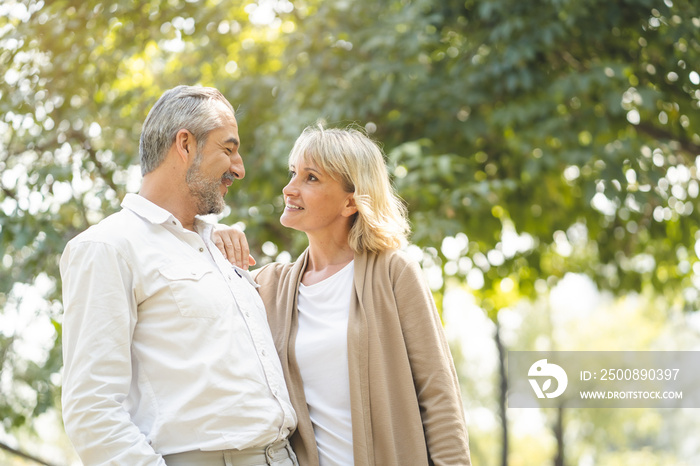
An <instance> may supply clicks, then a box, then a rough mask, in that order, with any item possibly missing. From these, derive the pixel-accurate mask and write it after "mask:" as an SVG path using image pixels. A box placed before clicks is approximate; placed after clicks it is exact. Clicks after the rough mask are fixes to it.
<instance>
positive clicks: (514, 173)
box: [0, 0, 700, 466]
mask: <svg viewBox="0 0 700 466" xmlns="http://www.w3.org/2000/svg"><path fill="white" fill-rule="evenodd" d="M698 63H700V5H699V4H698V3H697V2H694V1H691V0H683V1H671V0H665V1H658V2H651V1H648V0H626V1H621V0H544V1H541V2H535V3H533V2H523V1H521V0H480V1H476V0H466V1H465V0H444V1H439V0H430V1H429V0H387V1H384V2H377V1H376V0H352V1H350V0H337V1H325V2H324V1H320V0H306V1H291V2H290V1H287V0H260V1H258V2H254V1H251V2H234V1H229V0H202V1H198V0H188V1H183V0H150V1H137V0H113V1H110V2H100V1H95V0H88V1H71V0H52V1H31V0H26V1H18V0H4V1H3V2H2V3H1V4H0V241H1V242H0V358H1V359H0V363H1V368H2V373H1V375H0V415H1V416H2V424H0V464H11V465H14V464H17V465H25V464H26V465H35V464H48V465H53V466H69V465H77V464H80V463H79V461H78V459H77V458H76V456H75V453H74V452H73V449H72V447H71V445H70V442H69V441H68V439H67V438H66V437H65V434H64V433H63V428H62V424H61V420H60V386H61V355H60V351H61V339H60V332H61V314H62V304H61V300H60V277H59V274H58V258H59V257H60V254H61V252H62V250H63V247H64V246H65V243H66V242H67V241H68V240H69V239H70V238H72V237H73V236H75V235H76V234H77V233H79V232H80V231H83V230H84V229H86V228H87V227H88V226H89V225H91V224H94V223H96V222H98V221H99V220H101V219H102V218H104V217H105V216H106V215H108V214H110V213H112V212H114V211H116V210H118V209H119V203H120V201H121V199H122V198H123V196H124V195H125V194H126V193H127V192H137V191H138V189H139V185H140V170H139V167H138V137H139V134H140V125H141V123H142V121H143V119H144V118H145V115H146V113H147V112H148V110H149V108H150V107H151V106H152V105H153V103H154V102H155V100H156V99H157V98H158V97H159V96H160V95H161V94H162V92H163V91H164V90H165V89H168V88H171V87H173V86H176V85H178V84H191V85H194V84H201V85H206V86H213V87H216V88H218V89H220V90H221V91H222V92H223V93H224V95H225V96H226V97H227V98H228V99H229V100H230V101H231V102H232V104H233V105H234V107H235V108H236V113H237V117H238V122H239V124H240V134H241V142H242V147H241V152H242V154H243V157H244V161H245V163H246V178H245V179H244V180H242V181H241V182H238V183H236V185H234V188H233V189H231V190H230V194H229V195H228V198H227V203H228V205H229V207H228V208H227V209H226V211H225V212H224V214H223V215H221V216H219V217H218V220H219V221H221V222H223V223H226V224H235V225H237V226H238V227H240V228H242V229H244V230H245V232H246V234H247V236H248V239H249V241H250V243H251V246H252V249H253V254H254V255H255V256H256V258H257V259H258V264H264V263H266V262H269V261H271V260H277V261H285V262H286V261H291V260H294V258H295V257H296V256H297V255H298V254H299V253H300V252H301V251H302V249H303V247H304V237H303V236H300V235H299V234H296V233H295V232H293V231H290V230H287V229H285V228H283V227H282V226H281V225H280V224H279V222H278V218H279V215H280V213H281V208H282V199H281V189H282V187H283V186H284V185H285V184H286V177H287V170H286V155H287V154H288V152H289V150H290V148H291V146H292V144H293V142H294V140H295V138H296V136H297V135H298V134H299V133H300V132H301V130H302V129H303V128H304V127H305V126H307V125H309V124H313V123H314V122H316V121H322V122H324V123H326V124H327V125H329V126H346V125H349V124H354V125H359V126H361V127H364V128H365V130H366V131H367V132H368V133H369V134H370V135H371V136H372V137H373V138H375V139H376V140H377V141H379V142H380V143H381V144H382V146H383V148H384V151H385V153H386V154H387V163H388V165H389V168H390V172H391V174H392V177H393V180H394V183H395V185H396V187H397V189H398V191H399V193H400V195H401V196H402V198H403V199H404V200H405V201H406V203H407V205H408V207H409V210H410V214H411V223H412V228H413V235H412V243H413V244H412V245H411V246H409V247H408V252H409V253H410V254H411V255H412V256H413V257H415V259H416V260H418V261H420V263H421V264H422V266H423V270H424V272H425V278H426V280H427V282H428V283H429V284H430V287H431V289H432V290H433V292H434V296H435V300H436V303H437V304H438V308H439V309H440V311H441V313H442V317H443V320H444V323H445V332H446V334H447V335H448V338H449V341H450V344H451V348H452V352H453V356H454V359H455V364H456V366H457V369H458V372H459V377H460V382H461V384H462V392H463V393H462V394H463V399H464V409H465V413H466V416H467V420H468V427H469V433H470V445H471V449H472V460H473V462H474V464H475V465H503V466H505V465H513V466H519V465H523V466H525V465H527V466H529V465H543V464H552V465H561V466H564V465H580V466H589V465H590V466H593V465H620V466H622V465H630V464H634V465H642V466H644V465H694V464H700V421H698V416H697V409H692V408H683V409H680V408H678V409H641V408H640V409H572V408H567V409H561V410H554V409H514V408H508V407H507V404H506V403H505V397H504V394H505V393H506V392H507V390H508V380H507V378H505V376H504V375H503V374H505V372H504V368H505V364H506V361H507V354H508V351H513V350H561V351H564V350H566V351H572V350H586V351H593V350H596V351H622V350H624V351H632V350H637V351H670V350H684V351H688V350H700V314H699V313H698V312H697V310H698V308H699V307H700V260H699V256H700V233H699V232H698V226H699V224H700V223H699V220H700V213H699V211H698V209H699V208H700V206H699V205H698V195H699V191H700V185H699V184H698V177H699V171H700V162H699V160H700V159H698V155H700V106H699V101H700V74H698V73H699V71H700V69H698Z"/></svg>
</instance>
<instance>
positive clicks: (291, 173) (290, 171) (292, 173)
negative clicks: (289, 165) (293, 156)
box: [289, 170, 296, 178]
mask: <svg viewBox="0 0 700 466" xmlns="http://www.w3.org/2000/svg"><path fill="white" fill-rule="evenodd" d="M294 175H296V172H294V171H292V170H289V177H290V178H294Z"/></svg>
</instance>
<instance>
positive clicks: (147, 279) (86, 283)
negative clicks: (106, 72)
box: [60, 86, 297, 466]
mask: <svg viewBox="0 0 700 466" xmlns="http://www.w3.org/2000/svg"><path fill="white" fill-rule="evenodd" d="M239 148H240V138H239V135H238V125H237V122H236V118H235V116H234V110H233V107H232V106H231V104H230V103H229V102H228V101H227V100H226V99H225V98H224V96H223V95H222V94H221V93H220V92H219V91H217V90H216V89H212V88H203V87H189V86H178V87H176V88H174V89H171V90H169V91H167V92H165V93H164V94H163V96H162V97H161V98H160V99H159V100H158V102H156V104H155V105H154V106H153V108H152V109H151V111H150V113H149V115H148V117H147V118H146V121H145V122H144V125H143V130H142V134H141V140H140V145H139V152H140V156H141V170H142V173H143V183H142V187H141V190H140V192H139V194H138V195H136V194H128V195H127V196H126V197H125V198H124V200H123V202H122V210H121V211H119V212H117V213H115V214H113V215H111V216H109V217H107V218H105V219H104V220H103V221H101V222H100V223H98V224H97V225H94V226H92V227H91V228H89V229H88V230H86V231H85V232H83V233H81V234H80V235H78V236H77V237H75V238H74V239H73V240H71V241H70V242H69V243H68V245H67V246H66V249H65V251H64V253H63V256H62V258H61V264H60V265H61V276H62V279H63V302H64V308H65V316H64V322H63V353H64V365H65V367H64V383H63V396H62V402H63V418H64V421H65V426H66V432H67V433H68V436H69V437H70V439H71V441H72V443H73V445H74V446H75V448H76V450H77V451H78V454H79V455H80V457H81V459H82V460H83V462H84V464H85V465H98V464H117V465H166V464H167V465H168V466H173V465H222V466H223V465H258V464H260V465H266V464H274V465H280V466H281V465H295V464H297V462H296V458H295V456H294V453H293V451H292V450H291V448H290V447H289V443H288V441H287V438H288V437H289V435H290V433H291V432H292V431H293V430H294V429H295V427H296V422H297V421H296V415H295V413H294V410H293V409H292V406H291V403H290V401H289V394H288V392H287V388H286V386H285V383H284V377H283V375H282V369H281V366H280V362H279V360H278V359H277V353H276V351H275V346H274V343H273V341H272V337H271V334H270V329H269V327H268V324H267V320H266V315H265V309H264V307H263V303H262V301H261V299H260V297H259V295H258V293H257V292H256V289H255V287H256V285H255V284H254V282H253V281H252V280H251V278H250V277H249V275H248V272H247V271H245V270H243V269H240V268H237V267H235V266H233V265H231V264H230V263H229V262H228V261H227V260H226V259H225V258H224V257H223V256H222V255H221V253H220V252H219V250H218V249H217V247H216V246H215V245H214V243H213V242H212V238H211V234H212V229H213V226H212V225H211V224H208V223H206V222H205V221H204V220H202V219H201V218H198V217H197V216H198V215H205V214H210V213H219V212H221V211H222V210H223V208H224V206H225V204H224V199H223V197H224V195H225V194H226V192H227V190H228V187H229V186H230V185H231V184H232V182H233V180H234V179H241V178H243V176H244V175H245V169H244V167H243V160H242V158H241V155H240V153H239Z"/></svg>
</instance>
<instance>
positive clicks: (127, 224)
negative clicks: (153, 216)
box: [69, 209, 143, 246]
mask: <svg viewBox="0 0 700 466" xmlns="http://www.w3.org/2000/svg"><path fill="white" fill-rule="evenodd" d="M142 228H143V222H140V221H138V217H137V216H136V215H134V213H133V212H131V211H129V210H128V209H122V210H120V211H118V212H115V213H113V214H111V215H109V216H107V217H105V218H103V219H102V220H100V221H99V222H98V223H96V224H94V225H92V226H90V227H89V228H88V229H87V230H85V231H83V232H82V233H79V234H78V235H77V236H75V237H74V238H73V239H71V240H70V241H69V244H71V245H77V244H81V243H90V242H93V243H94V242H97V243H104V244H112V245H115V246H117V245H120V244H124V243H126V242H129V241H130V240H131V239H132V238H134V237H137V236H138V235H140V234H142V233H143V232H142V231H141V229H142Z"/></svg>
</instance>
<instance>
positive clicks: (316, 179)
mask: <svg viewBox="0 0 700 466" xmlns="http://www.w3.org/2000/svg"><path fill="white" fill-rule="evenodd" d="M309 181H318V178H316V177H315V176H314V175H309Z"/></svg>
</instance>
